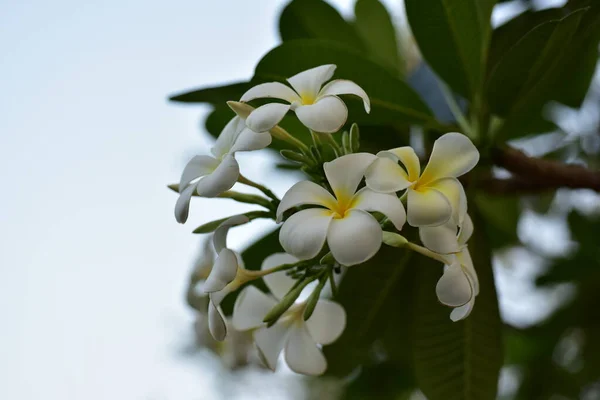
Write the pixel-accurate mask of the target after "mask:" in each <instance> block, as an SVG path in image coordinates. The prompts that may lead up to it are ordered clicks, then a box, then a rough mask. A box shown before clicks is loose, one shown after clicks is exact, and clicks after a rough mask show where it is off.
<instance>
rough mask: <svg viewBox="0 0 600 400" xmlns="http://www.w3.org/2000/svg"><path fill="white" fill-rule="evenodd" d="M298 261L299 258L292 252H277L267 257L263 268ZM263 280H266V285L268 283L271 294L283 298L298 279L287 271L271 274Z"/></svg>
mask: <svg viewBox="0 0 600 400" xmlns="http://www.w3.org/2000/svg"><path fill="white" fill-rule="evenodd" d="M297 261H298V259H297V258H296V257H294V256H293V255H291V254H287V253H275V254H271V255H270V256H268V257H267V258H265V260H264V261H263V263H262V267H261V270H265V269H270V268H274V267H277V266H278V265H282V264H293V263H295V262H297ZM263 280H264V281H265V285H267V287H268V288H269V290H270V291H271V294H273V296H275V297H276V298H277V299H282V298H283V297H284V296H285V295H286V294H287V292H288V291H289V290H290V289H291V288H292V286H294V284H295V283H296V281H295V280H294V279H293V278H292V277H290V276H288V275H287V274H286V273H285V271H280V272H275V273H273V274H269V275H267V276H265V277H263Z"/></svg>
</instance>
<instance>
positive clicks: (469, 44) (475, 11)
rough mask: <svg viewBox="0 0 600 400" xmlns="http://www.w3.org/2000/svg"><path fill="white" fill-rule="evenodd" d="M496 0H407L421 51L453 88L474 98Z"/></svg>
mask: <svg viewBox="0 0 600 400" xmlns="http://www.w3.org/2000/svg"><path fill="white" fill-rule="evenodd" d="M495 3H496V0H406V2H405V4H406V14H407V16H408V21H409V22H410V26H411V28H412V31H413V33H414V35H415V38H416V40H417V43H418V45H419V48H420V50H421V53H422V54H423V57H424V58H425V60H427V63H428V64H429V65H430V66H431V68H432V69H433V70H434V71H435V72H436V73H437V74H438V75H439V76H440V77H441V78H442V79H443V80H444V81H445V82H446V83H447V84H448V85H449V86H450V87H451V88H452V89H454V91H455V92H457V93H459V94H461V95H463V96H464V97H467V98H473V96H474V95H475V93H477V92H478V91H479V89H480V87H481V83H482V81H483V72H484V70H485V63H486V58H487V47H488V41H489V36H490V31H491V26H490V19H491V14H492V9H493V7H494V4H495Z"/></svg>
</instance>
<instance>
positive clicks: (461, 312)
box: [450, 297, 475, 322]
mask: <svg viewBox="0 0 600 400" xmlns="http://www.w3.org/2000/svg"><path fill="white" fill-rule="evenodd" d="M473 306H475V297H473V298H472V299H471V300H469V302H468V303H467V304H465V305H463V306H460V307H456V308H455V309H454V310H452V312H451V313H450V319H451V320H452V321H453V322H457V321H460V320H462V319H465V318H467V317H468V316H469V314H471V311H472V310H473Z"/></svg>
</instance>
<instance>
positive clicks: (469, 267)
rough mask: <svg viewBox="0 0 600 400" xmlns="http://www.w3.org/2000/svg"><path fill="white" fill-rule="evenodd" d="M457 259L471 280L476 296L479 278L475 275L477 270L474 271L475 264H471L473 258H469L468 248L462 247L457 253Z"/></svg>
mask: <svg viewBox="0 0 600 400" xmlns="http://www.w3.org/2000/svg"><path fill="white" fill-rule="evenodd" d="M457 259H458V261H459V262H460V265H462V267H463V270H464V271H465V273H466V274H467V277H468V278H469V281H470V282H471V286H472V287H473V292H474V293H475V296H477V295H478V294H479V278H478V277H477V272H476V271H475V266H474V265H473V260H472V259H471V253H470V252H469V249H468V248H464V249H463V250H462V251H461V252H460V253H458V254H457Z"/></svg>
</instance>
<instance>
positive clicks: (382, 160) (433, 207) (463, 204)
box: [366, 132, 479, 226]
mask: <svg viewBox="0 0 600 400" xmlns="http://www.w3.org/2000/svg"><path fill="white" fill-rule="evenodd" d="M377 156H378V158H377V160H376V161H374V162H373V164H372V165H371V166H370V167H369V169H368V170H367V173H366V183H367V187H369V188H370V189H372V190H374V191H376V192H381V193H394V192H397V191H400V190H404V189H406V190H407V205H406V209H407V211H406V212H407V219H408V223H409V224H410V225H412V226H437V225H441V224H444V223H446V222H447V221H448V220H449V219H450V218H452V219H453V222H454V224H455V225H459V224H460V223H461V219H462V218H463V216H464V215H465V214H466V212H467V199H466V196H465V192H464V189H463V187H462V185H461V183H460V182H459V181H458V179H456V178H458V177H459V176H461V175H464V174H465V173H467V172H469V171H470V170H471V169H473V167H475V165H477V163H478V162H479V151H477V148H476V147H475V146H474V145H473V143H472V142H471V140H470V139H469V138H468V137H466V136H465V135H463V134H461V133H456V132H451V133H446V134H445V135H443V136H441V137H440V138H439V139H437V140H436V141H435V143H434V144H433V151H432V153H431V158H430V159H429V163H428V164H427V166H426V167H425V170H424V171H423V173H421V166H420V164H419V158H418V157H417V155H416V154H415V151H414V150H413V149H412V148H411V147H408V146H407V147H398V148H396V149H392V150H388V151H382V152H380V153H378V154H377ZM398 162H400V163H401V164H402V166H403V167H402V166H400V165H399V164H398Z"/></svg>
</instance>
